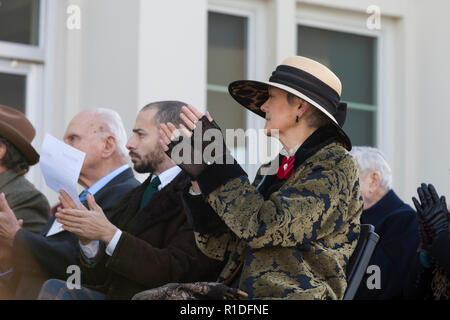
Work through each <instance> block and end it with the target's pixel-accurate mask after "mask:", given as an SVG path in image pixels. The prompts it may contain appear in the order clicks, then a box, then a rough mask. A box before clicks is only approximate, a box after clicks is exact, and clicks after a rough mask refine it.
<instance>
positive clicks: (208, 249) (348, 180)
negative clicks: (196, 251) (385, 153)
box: [185, 127, 363, 299]
mask: <svg viewBox="0 0 450 320" xmlns="http://www.w3.org/2000/svg"><path fill="white" fill-rule="evenodd" d="M332 130H333V129H331V128H329V127H328V128H323V129H322V128H321V129H319V130H317V131H316V132H315V133H313V134H312V135H311V136H310V138H308V139H307V141H305V142H304V143H303V145H302V146H301V147H300V149H299V150H298V151H297V153H296V155H295V157H296V159H295V162H296V164H295V165H294V167H295V172H294V173H293V175H292V176H291V177H290V178H289V179H287V180H284V181H285V182H280V181H277V178H276V176H271V177H269V176H268V179H266V181H268V182H264V183H263V185H262V187H261V188H260V189H259V190H257V189H256V186H258V185H259V184H260V183H261V181H262V179H263V176H262V175H261V174H260V173H261V169H260V170H259V171H258V174H257V176H256V178H255V181H254V183H253V184H250V182H249V181H248V178H247V177H246V175H245V173H244V172H243V171H242V169H240V167H239V166H238V165H237V164H235V165H228V168H224V166H221V167H222V168H221V170H220V171H219V170H217V168H220V166H218V165H216V164H214V165H211V166H209V167H208V169H207V171H205V172H204V173H202V175H201V176H200V177H199V179H198V182H199V185H200V188H201V190H202V193H203V195H204V201H205V203H207V205H209V207H210V208H212V210H213V211H214V212H215V214H216V215H217V216H218V217H219V218H220V220H221V222H222V223H223V224H222V225H220V222H218V221H216V222H209V226H208V227H204V226H202V225H201V223H199V221H198V218H199V217H200V216H199V215H203V218H205V217H204V214H205V211H206V209H205V208H203V210H202V213H201V214H200V213H199V211H198V210H197V209H200V206H199V205H198V200H194V199H193V197H191V198H189V196H186V195H185V203H186V205H187V206H188V207H189V208H190V210H189V211H188V212H189V215H190V219H191V220H192V221H193V224H194V230H196V241H197V245H198V246H199V247H200V248H201V250H202V251H203V252H204V253H205V254H206V255H208V256H210V257H212V258H215V259H219V260H225V261H227V263H226V265H225V267H224V269H223V270H222V272H221V274H220V276H219V279H218V281H222V282H225V283H227V284H230V285H234V286H238V288H239V289H241V290H243V291H245V292H247V293H248V295H249V298H256V299H266V298H267V299H342V298H343V296H344V293H345V290H346V287H347V281H346V266H347V262H348V261H349V258H350V256H351V255H352V253H353V251H354V249H355V248H356V244H357V241H358V238H359V230H360V229H359V227H360V222H359V221H360V215H361V212H362V208H363V203H362V197H361V192H360V187H359V176H358V171H357V165H356V162H355V160H354V159H353V158H352V156H351V155H350V154H349V153H348V152H347V150H345V149H344V148H343V147H342V146H341V145H340V144H338V143H336V142H335V139H333V138H332V136H333V134H332ZM333 141H334V142H333ZM215 166H216V167H215ZM263 167H264V166H263ZM213 171H214V172H213ZM214 173H215V175H214ZM212 175H213V176H214V179H215V181H214V180H211V179H210V178H208V177H210V176H212ZM278 180H279V179H278ZM276 185H277V186H276ZM271 188H272V189H271ZM261 189H265V191H261ZM205 194H206V196H205ZM195 201H197V205H195V204H194V203H195ZM210 214H211V215H213V214H214V213H213V212H210ZM208 228H209V232H207V231H208V230H207V229H208ZM199 231H202V232H199ZM236 274H238V275H240V276H238V277H236ZM233 277H235V279H233ZM232 281H233V283H232Z"/></svg>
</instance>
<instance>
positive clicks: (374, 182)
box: [370, 172, 381, 191]
mask: <svg viewBox="0 0 450 320" xmlns="http://www.w3.org/2000/svg"><path fill="white" fill-rule="evenodd" d="M380 184H381V177H380V174H379V173H378V172H372V173H371V174H370V189H371V191H375V190H377V189H378V188H379V187H380Z"/></svg>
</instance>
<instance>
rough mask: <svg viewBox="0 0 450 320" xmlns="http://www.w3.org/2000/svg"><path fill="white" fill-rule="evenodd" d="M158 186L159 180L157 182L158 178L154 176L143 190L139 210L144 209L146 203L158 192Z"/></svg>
mask: <svg viewBox="0 0 450 320" xmlns="http://www.w3.org/2000/svg"><path fill="white" fill-rule="evenodd" d="M160 184H161V180H159V177H158V176H156V177H155V178H154V179H153V180H152V181H150V183H149V185H148V187H147V189H145V192H144V195H143V196H142V200H141V207H140V209H142V208H143V207H145V206H146V205H147V203H148V202H149V201H150V199H151V198H152V197H153V195H154V194H155V193H157V192H158V186H159V185H160Z"/></svg>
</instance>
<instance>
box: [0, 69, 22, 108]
mask: <svg viewBox="0 0 450 320" xmlns="http://www.w3.org/2000/svg"><path fill="white" fill-rule="evenodd" d="M26 80H27V79H26V76H22V75H15V74H7V73H0V104H2V105H6V106H8V107H13V108H16V109H18V110H20V111H22V112H23V113H25V90H26Z"/></svg>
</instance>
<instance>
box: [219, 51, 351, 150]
mask: <svg viewBox="0 0 450 320" xmlns="http://www.w3.org/2000/svg"><path fill="white" fill-rule="evenodd" d="M269 87H275V88H279V89H282V90H284V91H287V92H289V93H292V94H293V95H295V96H297V97H299V98H300V99H302V100H305V101H307V102H308V103H310V104H311V105H312V106H314V107H316V108H317V109H319V110H320V111H321V112H322V113H323V114H325V115H326V116H327V117H328V118H330V119H331V120H332V123H333V124H334V125H335V127H336V128H337V129H338V130H337V131H338V132H339V138H340V140H341V142H342V143H343V144H344V147H345V148H346V149H347V150H349V151H350V150H351V149H352V144H351V141H350V138H349V137H348V136H347V134H346V133H345V132H344V130H343V129H342V127H343V126H344V123H345V119H346V116H347V104H346V103H344V102H341V93H342V84H341V81H340V80H339V78H338V77H337V76H336V75H335V74H334V73H333V72H332V71H331V70H330V69H328V68H327V67H326V66H324V65H323V64H320V63H318V62H316V61H314V60H311V59H309V58H305V57H300V56H295V57H290V58H287V59H286V60H284V61H283V62H282V64H281V65H279V66H278V67H277V69H276V70H275V71H274V72H273V73H272V76H271V77H270V79H269V81H253V80H239V81H235V82H233V83H231V84H230V85H229V87H228V90H229V92H230V94H231V96H232V97H233V98H234V99H235V100H236V101H237V102H238V103H239V104H241V105H242V106H244V107H246V108H247V109H249V110H250V111H253V112H254V113H256V114H257V115H259V116H261V117H263V118H265V112H263V111H262V110H261V106H262V105H263V104H264V103H265V102H266V100H267V99H268V98H269V91H268V89H269Z"/></svg>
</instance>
